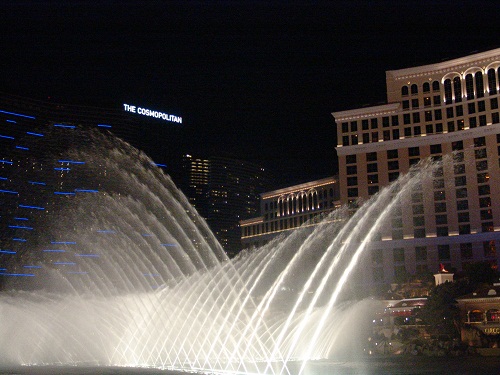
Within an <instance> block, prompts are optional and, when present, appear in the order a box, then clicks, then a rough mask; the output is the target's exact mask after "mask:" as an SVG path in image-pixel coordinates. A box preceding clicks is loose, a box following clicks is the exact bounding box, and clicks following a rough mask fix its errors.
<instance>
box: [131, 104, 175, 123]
mask: <svg viewBox="0 0 500 375" xmlns="http://www.w3.org/2000/svg"><path fill="white" fill-rule="evenodd" d="M123 109H124V110H125V111H126V112H132V113H137V114H138V115H143V116H149V117H154V118H160V119H162V120H165V121H170V122H177V123H178V124H182V117H179V116H174V115H169V114H168V113H163V112H159V111H154V110H152V109H147V108H142V107H138V106H135V105H130V104H123Z"/></svg>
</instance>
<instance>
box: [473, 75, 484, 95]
mask: <svg viewBox="0 0 500 375" xmlns="http://www.w3.org/2000/svg"><path fill="white" fill-rule="evenodd" d="M474 78H475V79H476V95H477V97H478V98H482V97H483V96H484V83H483V73H482V72H476V74H475V75H474Z"/></svg>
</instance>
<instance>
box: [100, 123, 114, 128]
mask: <svg viewBox="0 0 500 375" xmlns="http://www.w3.org/2000/svg"><path fill="white" fill-rule="evenodd" d="M97 126H98V127H100V128H111V125H105V124H98V125H97Z"/></svg>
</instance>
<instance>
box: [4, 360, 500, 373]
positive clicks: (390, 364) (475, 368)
mask: <svg viewBox="0 0 500 375" xmlns="http://www.w3.org/2000/svg"><path fill="white" fill-rule="evenodd" d="M289 367H290V372H291V373H292V374H295V373H298V370H299V368H300V364H298V363H297V364H290V366H289ZM0 374H8V375H181V374H184V375H185V374H188V372H182V371H168V370H159V369H145V368H126V367H78V366H74V367H62V366H40V367H36V366H30V367H28V366H23V367H0ZM228 374H229V373H228ZM385 374H387V375H430V374H436V375H437V374H443V375H500V357H459V358H442V357H418V356H415V357H410V356H399V357H368V358H363V359H362V360H361V359H360V360H357V361H356V360H355V361H352V360H347V361H313V362H310V363H309V364H308V365H307V367H306V369H305V370H304V372H303V375H385ZM229 375H230V374H229Z"/></svg>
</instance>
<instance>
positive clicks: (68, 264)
mask: <svg viewBox="0 0 500 375" xmlns="http://www.w3.org/2000/svg"><path fill="white" fill-rule="evenodd" d="M52 264H56V265H58V266H74V265H75V264H76V263H75V262H53V263H52Z"/></svg>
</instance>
